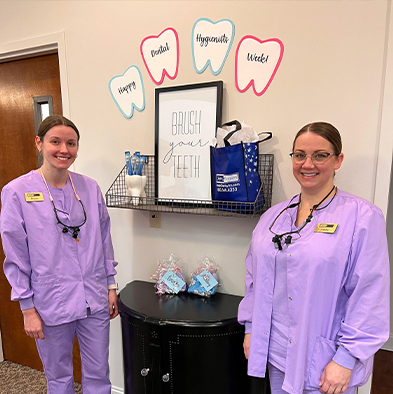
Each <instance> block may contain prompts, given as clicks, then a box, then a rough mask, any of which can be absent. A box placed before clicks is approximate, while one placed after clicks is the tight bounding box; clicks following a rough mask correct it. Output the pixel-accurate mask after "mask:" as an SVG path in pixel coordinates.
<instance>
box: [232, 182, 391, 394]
mask: <svg viewBox="0 0 393 394" xmlns="http://www.w3.org/2000/svg"><path fill="white" fill-rule="evenodd" d="M298 200H299V196H297V197H295V198H294V199H292V200H291V201H292V203H295V202H297V201H298ZM288 204H289V201H286V202H283V203H280V204H277V205H276V206H274V207H272V208H271V209H269V210H268V211H266V212H265V213H264V214H263V215H262V217H261V219H260V221H259V223H258V224H257V226H256V228H255V230H254V232H253V236H252V241H251V245H250V248H249V251H248V254H247V257H246V267H247V274H246V290H245V297H244V299H243V300H242V302H241V303H240V306H239V314H238V319H239V322H240V323H241V324H244V325H245V327H246V333H250V334H251V338H250V349H249V359H248V374H249V375H251V376H257V377H264V376H265V371H266V363H267V360H268V349H269V336H270V330H271V315H272V305H273V294H274V278H275V264H276V256H277V254H278V253H282V254H285V256H286V261H287V292H288V295H287V296H288V297H287V300H286V301H287V302H288V318H289V322H288V323H289V334H288V343H287V356H286V369H285V380H284V384H283V389H284V390H285V391H287V392H288V393H290V394H300V393H303V390H319V388H320V387H319V382H320V377H321V375H322V372H323V369H324V368H325V366H326V365H327V364H328V363H329V362H330V361H331V360H332V359H333V358H334V357H335V356H336V354H337V353H338V352H339V350H341V353H342V354H343V355H345V354H347V355H348V356H349V357H347V358H349V359H351V358H353V359H354V366H353V370H352V378H351V381H350V383H349V387H354V386H355V387H356V386H361V385H363V384H365V383H366V382H367V380H368V378H369V376H370V374H371V371H372V364H373V355H374V354H375V352H376V351H377V350H378V349H379V348H380V347H381V346H382V345H383V344H384V343H385V342H386V341H387V339H388V337H389V296H390V294H389V292H390V291H389V257H388V247H387V239H386V224H385V220H384V217H383V214H382V212H381V210H380V209H379V208H377V207H376V206H375V205H373V204H371V203H369V202H368V201H366V200H363V199H361V198H359V197H356V196H353V195H351V194H348V193H346V192H343V191H341V190H339V191H338V192H337V195H336V196H335V197H334V198H333V200H332V199H329V200H328V201H326V202H325V203H324V204H323V205H321V207H320V208H321V209H318V210H317V211H315V212H314V215H313V219H312V220H311V222H310V223H309V224H307V226H306V227H305V228H304V229H303V230H302V231H301V233H300V235H301V237H300V238H299V237H296V236H294V238H293V240H292V243H291V244H290V245H289V246H288V247H287V246H286V245H284V246H283V250H282V251H279V250H278V249H276V248H275V246H274V244H273V242H272V237H273V234H272V233H271V232H270V231H269V226H270V225H271V224H272V222H273V220H274V219H275V218H276V216H277V215H278V214H279V213H280V212H281V210H282V209H284V208H285V207H286V206H287V205H288ZM295 217H296V208H291V209H288V210H287V211H285V212H284V213H283V214H282V215H281V216H280V217H279V218H278V219H277V221H276V223H275V225H274V228H273V231H274V232H276V233H278V234H282V233H284V232H287V231H291V229H292V225H293V223H294V220H295ZM319 223H330V224H337V225H338V226H337V229H336V231H335V232H334V233H333V234H329V233H324V232H315V229H316V227H317V224H319ZM296 238H297V239H296ZM338 349H339V350H338ZM342 358H343V357H341V359H342Z"/></svg>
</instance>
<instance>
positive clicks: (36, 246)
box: [0, 171, 117, 326]
mask: <svg viewBox="0 0 393 394" xmlns="http://www.w3.org/2000/svg"><path fill="white" fill-rule="evenodd" d="M71 176H72V181H73V183H74V186H75V190H76V193H77V194H78V195H79V197H80V199H81V201H82V203H83V205H84V207H85V211H86V216H87V220H86V223H85V224H84V225H83V226H81V227H80V232H79V234H78V239H79V242H76V241H75V239H74V238H73V237H72V235H71V234H70V233H63V232H62V230H63V227H62V226H61V225H59V224H57V220H56V218H55V214H54V211H53V206H52V203H51V201H50V199H49V194H48V190H47V189H46V186H45V184H44V182H43V179H42V177H41V175H40V174H39V173H37V172H36V171H31V172H29V173H27V174H25V175H22V176H21V177H19V178H17V179H14V180H13V181H11V182H10V183H9V184H7V185H6V186H4V188H3V190H2V193H1V204H2V209H1V216H0V228H1V238H2V243H3V249H4V252H5V260H4V273H5V275H6V277H7V279H8V281H9V282H10V284H11V286H12V291H11V299H12V300H14V301H19V303H20V307H21V309H22V310H25V309H29V308H32V307H35V308H36V310H37V312H38V313H39V315H40V316H41V318H42V320H43V322H44V323H45V324H46V325H48V326H54V325H59V324H63V323H68V322H71V321H75V320H77V319H81V318H84V317H86V314H87V308H90V311H91V313H95V312H97V311H101V310H103V309H104V308H108V289H107V288H108V285H110V284H114V283H115V278H114V275H115V274H116V270H115V267H116V265H117V262H116V261H115V260H114V253H113V247H112V240H111V235H110V219H109V215H108V212H107V209H106V206H105V202H104V199H103V197H102V194H101V190H100V188H99V186H98V185H97V183H96V182H95V181H94V180H93V179H90V178H88V177H86V176H83V175H80V174H76V173H73V172H71ZM48 186H49V189H50V192H51V194H52V196H53V199H54V203H55V206H56V208H57V209H58V216H59V219H60V220H61V221H62V222H63V223H64V224H67V225H73V226H77V225H79V224H81V223H82V222H83V218H84V216H83V210H82V207H81V204H80V203H79V202H78V200H77V199H76V197H75V194H74V191H73V189H72V186H71V183H70V180H69V179H68V181H67V184H66V185H65V186H64V187H62V188H54V187H52V186H51V185H49V184H48ZM25 193H35V194H36V193H42V196H43V201H27V200H29V198H27V197H26V196H25ZM108 310H109V309H108Z"/></svg>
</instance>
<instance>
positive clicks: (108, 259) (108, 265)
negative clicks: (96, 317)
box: [97, 185, 117, 286]
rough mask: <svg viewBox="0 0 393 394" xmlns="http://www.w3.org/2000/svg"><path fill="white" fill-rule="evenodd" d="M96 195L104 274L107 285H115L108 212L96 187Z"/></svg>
mask: <svg viewBox="0 0 393 394" xmlns="http://www.w3.org/2000/svg"><path fill="white" fill-rule="evenodd" d="M97 189H98V190H97V193H98V194H99V196H98V201H99V207H98V209H99V214H100V227H101V239H102V248H103V251H104V259H105V263H104V264H105V272H106V275H107V284H108V286H109V285H113V284H114V283H115V275H116V270H115V267H116V266H117V262H116V261H115V257H114V251H113V245H112V238H111V233H110V227H111V225H110V218H109V214H108V210H107V208H106V205H105V201H104V199H103V197H102V194H101V191H100V190H99V188H98V185H97Z"/></svg>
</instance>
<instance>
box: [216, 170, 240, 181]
mask: <svg viewBox="0 0 393 394" xmlns="http://www.w3.org/2000/svg"><path fill="white" fill-rule="evenodd" d="M239 179H240V177H239V173H238V172H236V173H234V174H229V175H228V174H216V183H233V182H239Z"/></svg>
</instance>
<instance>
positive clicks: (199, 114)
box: [155, 81, 223, 206]
mask: <svg viewBox="0 0 393 394" xmlns="http://www.w3.org/2000/svg"><path fill="white" fill-rule="evenodd" d="M222 99H223V81H212V82H205V83H196V84H190V85H181V86H169V87H163V88H156V90H155V197H156V201H157V203H158V204H168V203H178V204H181V205H184V204H187V205H188V206H189V205H196V204H199V203H203V204H207V203H209V202H210V203H211V200H212V192H211V164H210V146H211V145H212V141H213V139H214V138H215V136H216V132H217V127H219V126H221V122H222Z"/></svg>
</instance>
